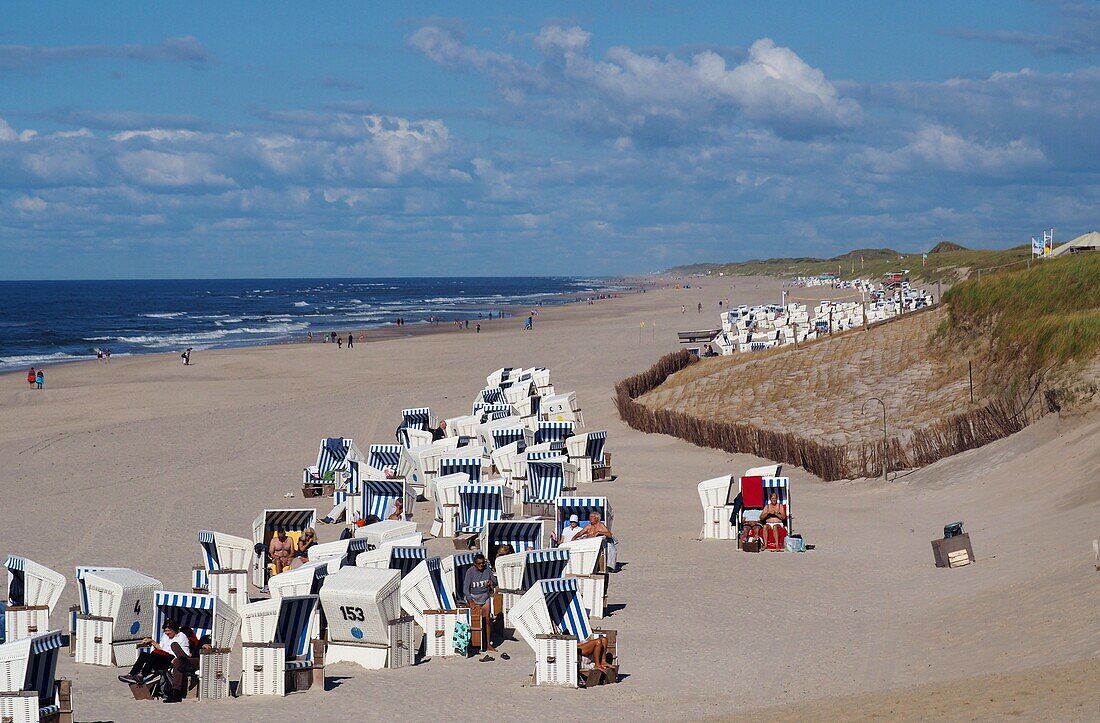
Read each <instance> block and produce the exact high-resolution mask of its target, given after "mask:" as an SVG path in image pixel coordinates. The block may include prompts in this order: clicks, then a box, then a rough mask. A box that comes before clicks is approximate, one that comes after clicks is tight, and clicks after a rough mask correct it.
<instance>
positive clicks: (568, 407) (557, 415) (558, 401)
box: [539, 392, 584, 427]
mask: <svg viewBox="0 0 1100 723" xmlns="http://www.w3.org/2000/svg"><path fill="white" fill-rule="evenodd" d="M539 415H540V416H541V417H542V418H543V419H544V420H545V421H547V422H573V423H574V424H575V425H576V426H578V427H583V426H584V416H583V415H582V414H581V408H580V407H579V406H577V393H576V392H566V393H564V394H552V395H550V396H547V397H543V399H542V403H541V404H540V405H539Z"/></svg>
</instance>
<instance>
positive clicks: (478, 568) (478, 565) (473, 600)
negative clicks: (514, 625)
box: [462, 552, 497, 653]
mask: <svg viewBox="0 0 1100 723" xmlns="http://www.w3.org/2000/svg"><path fill="white" fill-rule="evenodd" d="M496 589H497V576H496V573H494V572H493V568H491V567H489V563H488V561H487V560H486V559H485V555H483V554H481V553H480V552H479V553H477V554H476V555H474V566H473V567H472V568H470V569H469V570H467V571H466V577H465V579H463V581H462V598H463V599H464V600H465V601H466V604H467V605H469V606H470V619H471V620H476V619H478V618H482V619H485V620H492V616H491V612H492V601H493V593H494V592H496ZM488 647H489V651H490V652H494V653H495V652H496V648H494V647H493V640H492V635H491V634H490V635H489V640H488Z"/></svg>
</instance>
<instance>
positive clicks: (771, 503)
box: [760, 492, 787, 549]
mask: <svg viewBox="0 0 1100 723" xmlns="http://www.w3.org/2000/svg"><path fill="white" fill-rule="evenodd" d="M760 521H761V522H763V523H764V548H765V549H767V548H768V544H769V541H770V538H771V537H772V536H773V532H774V537H775V545H776V547H778V546H779V530H778V529H776V528H777V527H785V526H786V524H787V511H786V510H785V509H783V505H781V504H779V494H778V493H776V492H772V493H771V494H770V495H769V496H768V504H767V505H766V506H765V507H764V510H763V511H762V512H761V513H760Z"/></svg>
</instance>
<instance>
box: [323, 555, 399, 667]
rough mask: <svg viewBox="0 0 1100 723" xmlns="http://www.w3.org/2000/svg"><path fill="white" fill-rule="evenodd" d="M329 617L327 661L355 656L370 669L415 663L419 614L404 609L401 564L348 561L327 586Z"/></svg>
mask: <svg viewBox="0 0 1100 723" xmlns="http://www.w3.org/2000/svg"><path fill="white" fill-rule="evenodd" d="M320 596H321V607H322V609H323V610H324V613H325V619H326V620H327V621H328V647H327V649H326V651H325V661H326V664H331V663H337V662H345V661H346V662H350V663H356V664H357V665H361V666H362V667H364V668H367V669H368V670H371V669H379V668H401V667H404V666H406V665H412V664H413V662H414V660H413V651H414V647H413V642H414V640H413V619H412V617H405V616H402V615H401V575H400V574H399V573H398V572H397V571H396V570H379V569H374V568H369V567H344V568H341V569H340V570H339V571H338V572H336V573H333V574H331V575H329V576H328V577H327V578H326V579H325V584H324V586H323V587H322V588H321V593H320Z"/></svg>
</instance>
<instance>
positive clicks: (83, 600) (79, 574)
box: [70, 565, 111, 631]
mask: <svg viewBox="0 0 1100 723" xmlns="http://www.w3.org/2000/svg"><path fill="white" fill-rule="evenodd" d="M110 569H111V568H109V567H91V566H88V565H80V566H77V568H76V587H77V589H78V592H79V593H80V612H82V613H84V614H85V615H87V614H88V588H87V587H86V586H85V585H84V576H85V575H87V574H88V573H89V572H99V571H100V570H110ZM70 629H71V630H74V631H75V630H76V623H75V622H74V623H73V626H72V628H70Z"/></svg>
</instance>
